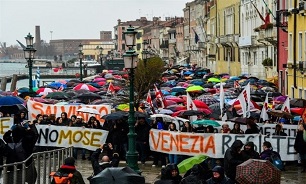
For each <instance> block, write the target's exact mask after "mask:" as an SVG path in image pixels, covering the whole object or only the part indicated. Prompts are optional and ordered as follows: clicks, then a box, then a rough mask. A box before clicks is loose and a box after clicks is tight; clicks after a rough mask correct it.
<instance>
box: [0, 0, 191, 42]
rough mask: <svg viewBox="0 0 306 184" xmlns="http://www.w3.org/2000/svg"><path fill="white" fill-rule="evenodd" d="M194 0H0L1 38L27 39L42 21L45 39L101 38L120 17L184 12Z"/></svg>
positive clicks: (150, 16)
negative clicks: (101, 34)
mask: <svg viewBox="0 0 306 184" xmlns="http://www.w3.org/2000/svg"><path fill="white" fill-rule="evenodd" d="M190 1H192V0H0V42H7V45H12V44H13V45H15V44H17V42H16V40H19V41H21V42H22V43H24V42H25V40H24V37H25V36H26V35H27V34H28V33H29V32H30V33H31V34H32V35H33V36H34V34H35V26H36V25H40V32H41V39H42V40H46V41H47V42H49V40H50V39H51V31H52V39H65V38H66V39H71V38H76V39H78V38H80V39H86V38H91V39H95V38H96V39H98V38H99V32H100V31H102V30H105V31H113V27H114V26H115V25H116V24H117V19H121V20H122V21H127V20H135V19H137V18H139V17H140V16H145V17H148V18H149V19H150V20H152V16H157V17H161V18H162V19H164V17H169V16H170V17H171V16H173V17H174V16H183V8H184V7H185V3H187V2H190Z"/></svg>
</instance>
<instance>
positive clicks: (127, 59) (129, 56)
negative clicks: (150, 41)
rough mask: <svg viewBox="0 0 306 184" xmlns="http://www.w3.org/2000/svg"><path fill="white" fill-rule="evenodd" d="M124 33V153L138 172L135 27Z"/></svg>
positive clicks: (130, 165)
mask: <svg viewBox="0 0 306 184" xmlns="http://www.w3.org/2000/svg"><path fill="white" fill-rule="evenodd" d="M124 34H125V44H126V46H127V47H128V48H129V49H128V51H126V52H125V54H123V60H124V67H125V68H126V69H128V70H129V80H130V102H129V105H130V110H129V118H128V124H129V133H128V139H129V144H128V146H129V147H128V151H127V154H126V158H127V159H126V161H127V164H128V166H129V167H130V168H132V169H133V170H134V171H136V172H137V173H140V171H139V167H138V163H137V161H138V153H137V151H136V133H135V111H134V69H135V68H136V66H137V62H138V54H137V53H136V52H135V50H134V49H133V47H134V46H135V42H136V39H135V38H136V37H135V36H136V34H137V31H135V28H134V27H132V26H131V25H130V26H129V27H128V28H127V30H126V32H124Z"/></svg>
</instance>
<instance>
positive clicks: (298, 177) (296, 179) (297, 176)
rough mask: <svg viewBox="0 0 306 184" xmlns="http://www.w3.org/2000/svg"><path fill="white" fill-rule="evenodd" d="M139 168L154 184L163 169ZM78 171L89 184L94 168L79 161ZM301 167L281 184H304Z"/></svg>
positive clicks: (293, 169) (289, 171) (285, 174)
mask: <svg viewBox="0 0 306 184" xmlns="http://www.w3.org/2000/svg"><path fill="white" fill-rule="evenodd" d="M120 166H126V163H125V161H121V162H120ZM139 168H140V170H141V171H142V175H143V176H144V177H145V179H146V183H148V184H149V183H154V181H156V180H157V179H159V175H160V170H161V167H152V161H148V162H146V164H145V165H142V164H140V162H139ZM77 169H78V170H79V171H80V172H81V173H82V175H83V177H84V181H85V182H86V183H89V181H88V180H87V179H86V178H87V177H88V176H90V175H91V174H92V167H91V164H90V162H89V161H87V160H77ZM301 169H302V168H301V167H297V166H296V165H295V164H293V163H292V164H290V165H288V166H287V167H286V171H283V172H282V176H281V184H302V183H305V181H306V173H301V172H300V171H301Z"/></svg>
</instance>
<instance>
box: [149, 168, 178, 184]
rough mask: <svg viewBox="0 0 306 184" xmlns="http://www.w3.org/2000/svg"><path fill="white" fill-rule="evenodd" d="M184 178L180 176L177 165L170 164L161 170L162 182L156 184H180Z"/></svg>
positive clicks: (158, 181)
mask: <svg viewBox="0 0 306 184" xmlns="http://www.w3.org/2000/svg"><path fill="white" fill-rule="evenodd" d="M181 180H182V176H180V173H179V170H178V167H177V166H176V165H175V164H168V165H167V166H166V167H165V168H162V170H161V177H160V180H157V181H156V182H155V183H154V184H168V183H169V184H180V182H181Z"/></svg>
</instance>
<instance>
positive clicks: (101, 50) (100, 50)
mask: <svg viewBox="0 0 306 184" xmlns="http://www.w3.org/2000/svg"><path fill="white" fill-rule="evenodd" d="M99 52H100V54H99V57H100V65H101V73H102V71H103V60H102V59H103V48H102V47H99Z"/></svg>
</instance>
